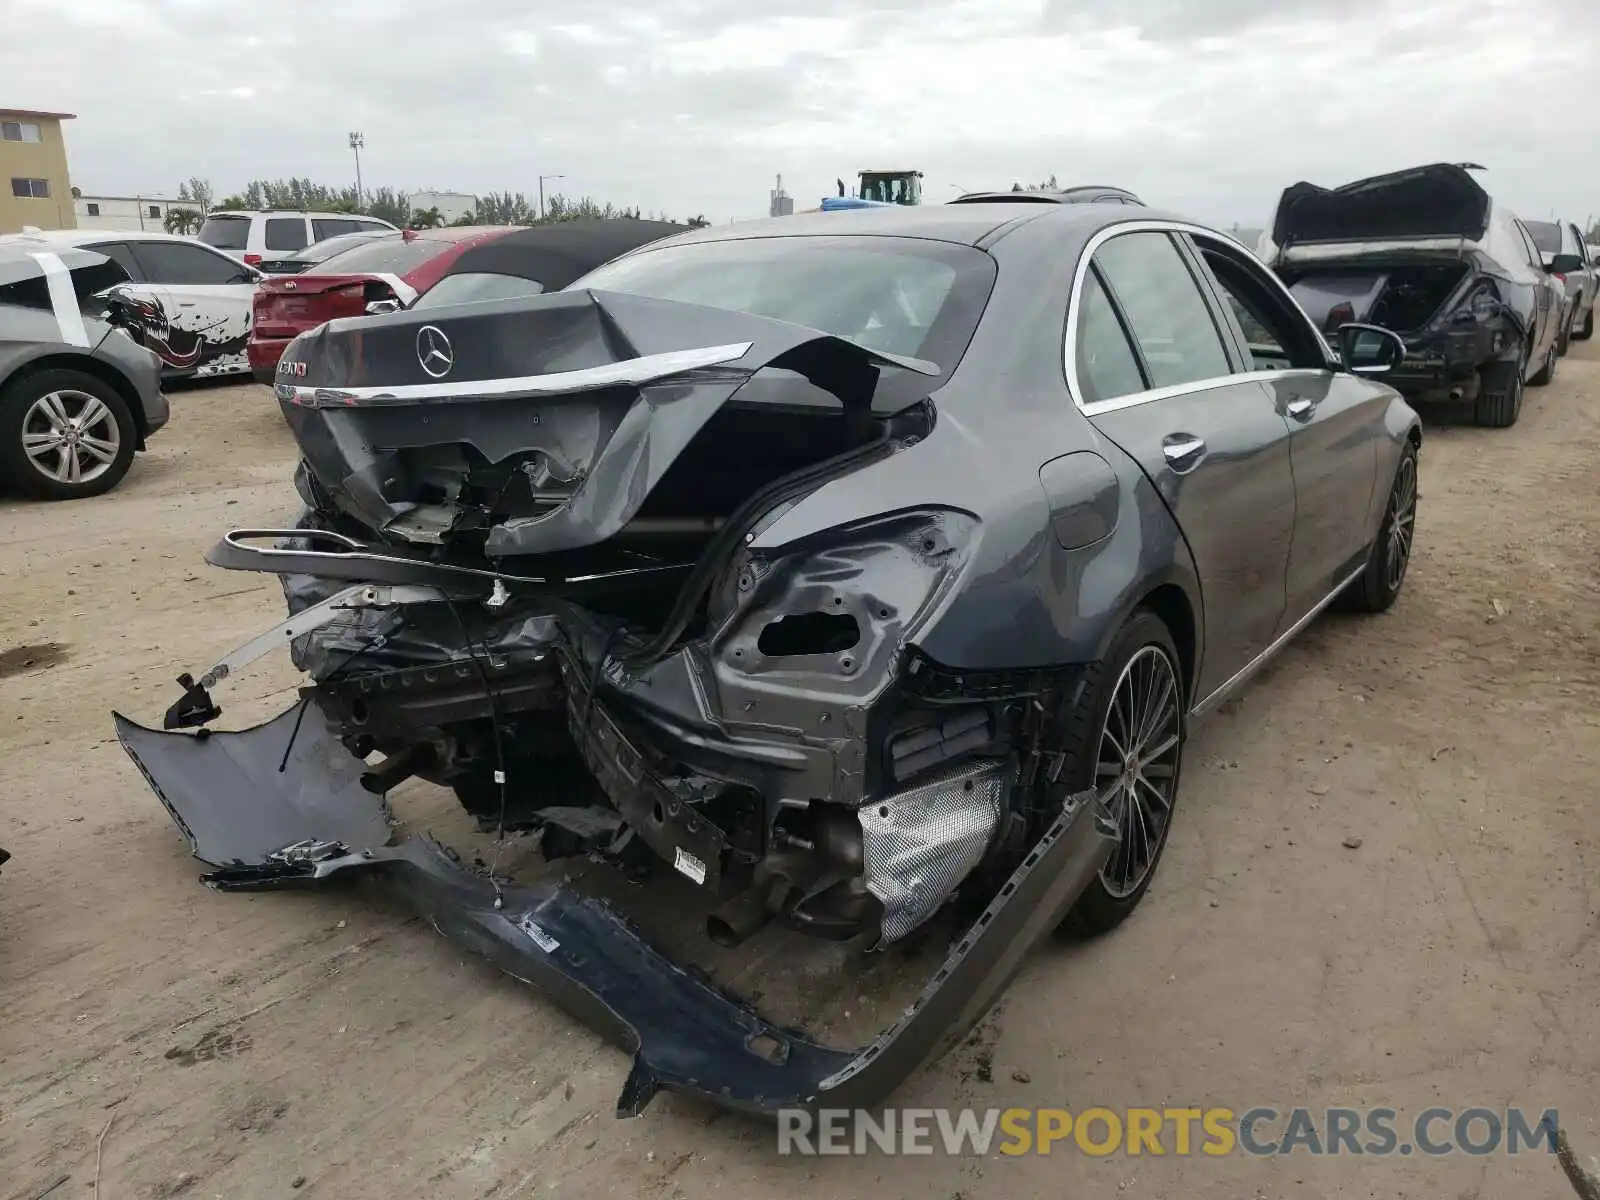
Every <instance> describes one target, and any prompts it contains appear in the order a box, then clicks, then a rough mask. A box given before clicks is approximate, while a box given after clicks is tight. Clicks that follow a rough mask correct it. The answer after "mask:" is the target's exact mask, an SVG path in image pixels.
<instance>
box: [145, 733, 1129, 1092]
mask: <svg viewBox="0 0 1600 1200" xmlns="http://www.w3.org/2000/svg"><path fill="white" fill-rule="evenodd" d="M315 712H316V706H315V705H312V706H310V707H309V708H308V709H307V712H306V716H305V727H303V728H302V730H301V736H302V737H305V736H306V735H307V734H309V735H310V736H309V737H307V739H306V742H305V746H306V747H308V749H306V750H296V751H295V752H293V753H291V754H290V756H289V760H288V764H287V769H286V770H285V771H284V772H283V773H282V774H279V773H278V771H277V757H278V756H281V755H282V753H283V747H284V741H285V738H286V737H287V735H288V732H289V728H290V726H291V725H292V722H293V720H294V717H295V710H293V709H291V710H290V711H288V712H286V713H284V714H283V715H282V716H280V717H278V718H276V719H275V720H273V721H271V722H269V723H267V724H266V725H262V726H258V727H257V728H256V729H253V730H246V731H244V732H243V733H239V734H226V733H215V734H211V735H209V736H208V737H204V738H201V737H196V736H194V735H191V734H181V733H163V732H158V731H155V730H151V729H144V728H142V727H140V726H138V725H135V724H134V723H133V722H131V721H128V720H127V719H126V718H124V717H120V716H119V717H117V732H118V736H119V737H120V738H121V739H122V743H123V746H124V748H125V749H127V750H128V752H129V754H130V756H132V757H133V759H134V761H135V762H136V763H137V764H138V765H139V768H140V770H141V771H142V772H144V775H145V778H146V779H147V780H148V781H149V782H150V784H151V786H152V788H153V789H154V790H155V792H156V794H157V796H158V797H160V799H161V801H162V803H163V804H165V805H166V806H167V809H168V811H169V812H170V813H171V814H172V816H173V819H174V820H176V821H177V822H178V825H179V827H180V828H181V829H182V830H183V831H184V833H185V835H186V836H187V837H188V838H189V840H190V842H191V844H192V845H193V846H194V847H195V852H196V854H197V855H198V856H199V857H200V858H202V859H204V860H205V861H207V862H209V863H212V864H213V865H217V866H219V867H220V868H221V869H219V870H217V871H215V872H214V873H212V874H211V875H209V876H207V877H206V882H207V883H208V884H210V885H211V886H212V887H214V888H217V889H219V890H222V891H255V890H262V889H268V888H279V887H291V886H293V887H301V886H314V885H316V884H318V883H321V882H322V881H325V880H332V879H335V878H338V877H341V876H345V875H351V874H363V875H371V876H372V877H373V878H374V880H375V881H376V882H377V883H378V884H379V886H382V887H386V888H388V889H390V890H391V891H393V892H394V893H395V894H396V895H398V896H400V897H402V898H403V899H404V900H405V901H407V902H408V903H409V904H410V905H411V906H412V907H413V908H414V909H415V910H416V911H417V912H418V913H419V914H421V915H422V916H423V917H425V918H426V919H427V920H428V921H429V922H430V923H431V924H432V925H433V926H434V927H435V928H436V929H438V930H439V932H440V933H442V934H444V935H445V936H446V937H447V938H449V939H450V940H451V941H453V942H455V943H457V944H458V945H460V946H462V947H464V948H466V949H470V950H472V951H474V952H475V953H477V954H480V955H482V956H483V957H484V958H486V959H488V960H489V961H490V962H492V963H494V964H495V965H496V966H497V967H499V968H500V969H501V970H503V971H505V972H507V973H508V974H510V975H513V976H515V977H516V978H518V979H521V980H523V981H524V982H527V983H531V984H533V985H534V986H536V987H538V988H540V989H541V990H543V991H545V992H547V993H548V994H549V995H550V996H551V998H552V999H554V1000H555V1001H556V1002H557V1003H558V1004H560V1005H561V1006H562V1007H563V1008H565V1009H566V1010H568V1011H569V1012H571V1013H572V1014H573V1015H575V1016H577V1017H579V1018H580V1019H582V1020H584V1021H586V1022H587V1023H589V1024H590V1025H592V1026H593V1027H594V1028H595V1029H597V1030H598V1031H599V1032H601V1033H603V1034H605V1035H606V1036H607V1037H609V1038H611V1039H612V1040H614V1041H616V1042H618V1043H620V1044H621V1045H623V1046H624V1047H626V1048H627V1049H628V1050H630V1051H631V1052H632V1053H633V1056H634V1061H633V1068H632V1070H631V1071H630V1073H629V1075H628V1078H627V1082H626V1084H625V1085H624V1088H623V1091H622V1094H621V1095H620V1096H619V1098H618V1101H617V1112H618V1115H619V1116H633V1115H636V1114H638V1113H639V1112H640V1111H642V1110H643V1108H644V1107H645V1105H646V1104H647V1103H648V1102H649V1100H650V1099H651V1097H652V1096H654V1095H655V1093H656V1092H657V1091H659V1090H661V1089H667V1090H669V1091H676V1092H682V1093H685V1094H687V1095H692V1096H698V1097H700V1098H702V1099H704V1100H708V1101H711V1102H712V1103H714V1104H718V1105H722V1106H724V1107H729V1108H735V1109H742V1110H746V1111H750V1112H755V1113H774V1112H776V1111H777V1110H779V1109H784V1108H793V1107H810V1108H820V1107H871V1106H873V1105H876V1104H879V1103H881V1102H882V1101H883V1100H884V1099H885V1098H886V1097H888V1096H889V1094H890V1093H892V1092H893V1091H894V1089H895V1088H897V1087H898V1086H899V1085H900V1084H901V1083H902V1082H903V1081H904V1080H905V1079H906V1078H907V1077H909V1076H910V1075H911V1073H912V1072H913V1071H915V1070H916V1069H917V1068H918V1067H919V1066H920V1065H921V1064H923V1063H924V1062H927V1061H929V1060H931V1059H933V1058H936V1057H937V1056H939V1055H941V1054H943V1053H944V1052H945V1051H946V1050H948V1049H949V1048H950V1047H951V1046H952V1045H954V1044H956V1043H957V1042H958V1041H959V1040H960V1039H961V1038H962V1037H963V1036H964V1035H965V1034H966V1033H967V1031H968V1030H970V1029H971V1028H972V1026H973V1025H974V1024H975V1023H976V1022H977V1021H978V1019H979V1018H980V1017H982V1015H983V1014H984V1013H985V1012H986V1011H988V1009H989V1008H990V1006H991V1005H992V1004H993V1003H994V1001H995V999H996V998H997V997H998V996H999V995H1000V994H1001V992H1002V991H1003V990H1004V989H1005V987H1006V986H1007V985H1008V984H1009V982H1010V981H1011V979H1012V978H1013V977H1014V976H1015V974H1016V972H1017V970H1018V969H1019V968H1020V966H1021V964H1022V961H1023V959H1024V957H1025V956H1026V954H1027V953H1028V951H1029V950H1030V949H1031V948H1032V947H1033V946H1034V945H1035V944H1036V943H1037V942H1038V941H1039V940H1040V939H1042V938H1043V937H1044V936H1045V935H1046V934H1048V933H1049V932H1050V931H1051V930H1052V929H1054V928H1055V927H1056V926H1057V925H1058V924H1059V923H1060V921H1061V919H1062V917H1063V916H1064V915H1065V914H1066V912H1067V910H1068V909H1069V908H1070V907H1071V906H1072V904H1073V902H1074V901H1076V900H1077V898H1078V896H1079V894H1080V893H1081V892H1082V891H1083V889H1084V888H1085V887H1086V886H1087V885H1088V883H1089V881H1090V880H1091V879H1093V878H1094V876H1095V874H1096V872H1098V871H1099V869H1100V866H1101V864H1102V863H1103V862H1104V860H1105V856H1106V854H1107V853H1108V852H1109V850H1110V847H1111V845H1112V843H1113V841H1114V838H1115V828H1114V826H1113V825H1111V824H1110V823H1109V817H1108V815H1107V814H1106V812H1105V811H1104V810H1103V809H1102V808H1100V807H1098V806H1097V804H1096V802H1095V799H1094V793H1093V792H1082V793H1078V794H1075V795H1073V796H1070V797H1068V798H1067V801H1066V803H1065V804H1064V806H1063V808H1062V811H1061V813H1060V814H1059V815H1058V816H1057V818H1056V819H1055V821H1054V822H1053V823H1052V824H1051V825H1050V827H1049V829H1048V830H1047V832H1046V833H1045V834H1044V836H1043V837H1042V838H1040V840H1039V842H1038V843H1037V844H1036V845H1035V846H1034V847H1033V849H1032V850H1031V851H1030V852H1029V853H1028V855H1027V857H1026V858H1025V859H1024V860H1023V862H1022V864H1021V865H1020V866H1019V867H1018V868H1017V869H1016V871H1015V872H1014V873H1013V874H1012V875H1011V876H1010V878H1009V879H1007V880H1006V881H1005V882H1004V883H1003V884H1002V885H1001V887H1000V888H999V890H998V892H997V893H996V895H995V898H994V899H993V901H991V902H990V904H989V905H988V907H987V908H986V909H985V910H984V911H983V913H982V914H980V916H979V917H978V919H977V920H976V921H974V922H973V924H972V925H971V927H970V928H969V929H968V931H967V932H966V933H965V934H964V935H963V936H962V937H961V938H960V939H959V940H958V941H957V942H956V943H955V944H954V946H953V947H952V948H951V950H950V953H949V954H948V955H947V956H946V958H945V960H944V962H943V963H942V964H941V966H940V967H939V969H938V971H936V972H935V973H934V975H933V976H932V978H931V979H930V980H929V982H928V984H927V985H926V986H925V987H924V989H923V990H922V992H921V993H920V994H919V995H918V996H917V998H916V999H915V1000H914V1001H913V1002H912V1004H911V1005H909V1006H908V1007H907V1008H906V1010H905V1012H904V1014H903V1015H902V1016H901V1018H900V1019H899V1020H898V1021H897V1022H896V1023H895V1024H894V1025H892V1026H891V1027H890V1028H888V1029H886V1030H884V1031H883V1032H882V1033H881V1034H879V1036H878V1037H877V1038H876V1039H874V1040H873V1041H872V1042H871V1043H870V1044H869V1045H867V1046H865V1047H863V1048H861V1049H859V1050H854V1051H851V1050H841V1049H835V1048H832V1047H828V1046H824V1045H822V1044H820V1043H818V1042H817V1041H815V1040H813V1039H811V1038H809V1037H807V1036H805V1035H803V1034H799V1033H796V1032H794V1031H793V1030H789V1029H785V1028H782V1027H779V1026H777V1025H774V1024H773V1023H771V1022H769V1021H767V1020H765V1019H764V1018H763V1017H761V1016H760V1014H759V1013H757V1012H755V1011H754V1010H753V1009H752V1008H751V1007H750V1006H749V1005H747V1004H745V1003H744V1002H742V1001H740V1000H738V999H737V998H735V997H733V996H731V995H729V994H727V993H726V992H723V991H721V990H719V989H717V988H715V987H714V986H712V985H711V984H710V983H709V982H707V981H706V980H705V979H704V978H703V977H702V976H701V975H700V974H699V973H698V972H695V971H691V970H689V969H686V968H684V967H682V966H679V965H678V964H676V963H674V962H672V961H671V960H669V959H668V958H666V957H665V956H664V955H662V954H661V953H660V952H659V951H657V950H656V949H654V948H653V947H652V946H651V945H649V943H647V942H646V941H645V940H644V939H643V938H642V937H641V936H640V934H639V933H638V932H637V931H636V930H635V929H634V928H633V927H632V926H631V925H630V924H629V923H628V922H627V921H626V920H625V919H624V918H623V917H622V916H621V915H620V914H618V913H617V912H616V911H615V910H614V909H613V908H612V907H611V906H610V905H608V904H606V903H605V902H604V901H602V900H598V899H595V898H592V897H586V896H583V895H581V894H579V893H577V892H575V891H573V890H572V889H570V888H566V887H562V886H559V885H554V884H534V885H521V884H514V883H512V884H507V883H502V882H497V881H493V880H490V879H488V878H485V877H484V876H482V875H480V874H477V873H475V872H473V871H471V870H469V869H468V868H466V867H464V866H463V865H462V864H461V863H460V862H458V861H457V860H456V858H455V857H454V856H453V855H451V854H450V853H449V851H447V850H446V849H444V848H443V847H441V846H439V845H438V844H437V843H435V842H433V841H431V840H430V839H427V838H421V837H418V838H410V839H407V840H404V841H401V842H399V843H397V844H395V845H392V846H391V845H386V844H385V842H386V841H387V838H388V834H389V831H388V827H387V820H386V817H385V813H384V811H383V807H382V802H381V801H380V800H379V799H378V798H377V797H375V796H372V795H370V794H368V793H367V792H365V791H364V790H362V789H361V788H360V786H359V784H358V783H357V782H356V779H357V777H358V775H359V772H360V769H361V768H360V764H359V763H357V762H356V760H355V759H353V758H351V757H350V756H349V755H348V754H344V752H343V750H342V749H338V748H337V744H336V743H335V744H334V745H333V746H330V745H329V744H328V738H329V735H328V734H327V731H326V727H325V726H323V725H321V724H319V723H318V722H316V720H315V719H314V716H313V714H314V713H315ZM335 749H338V753H337V754H335V753H334V750H335ZM339 754H343V755H344V758H343V761H342V762H341V760H340V759H339V757H338V755H339Z"/></svg>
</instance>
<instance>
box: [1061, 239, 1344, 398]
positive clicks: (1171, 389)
mask: <svg viewBox="0 0 1600 1200" xmlns="http://www.w3.org/2000/svg"><path fill="white" fill-rule="evenodd" d="M1125 233H1186V234H1188V235H1189V236H1190V237H1198V238H1205V239H1208V240H1209V241H1211V242H1213V243H1215V244H1220V245H1222V246H1223V247H1224V248H1225V249H1227V250H1229V251H1230V252H1234V253H1237V252H1239V251H1243V253H1244V255H1245V256H1246V257H1247V258H1249V259H1250V260H1251V261H1253V262H1254V263H1255V264H1256V265H1257V266H1258V267H1260V268H1261V274H1263V275H1265V276H1266V277H1267V279H1268V280H1270V281H1271V285H1272V287H1273V288H1274V289H1275V290H1276V291H1277V293H1278V296H1279V298H1280V299H1282V300H1285V301H1287V302H1288V304H1289V306H1290V307H1291V308H1293V309H1294V311H1295V312H1297V313H1299V314H1300V319H1301V320H1302V321H1304V322H1305V324H1306V328H1307V329H1309V330H1311V331H1312V333H1314V334H1316V338H1317V344H1318V345H1326V339H1324V338H1323V336H1322V334H1321V333H1320V332H1319V331H1318V330H1317V326H1316V322H1314V321H1312V319H1311V318H1310V317H1308V316H1306V311H1305V309H1303V308H1301V307H1300V302H1299V301H1298V300H1296V299H1295V298H1294V294H1293V293H1292V292H1290V291H1289V289H1288V288H1287V287H1285V286H1284V284H1283V280H1281V279H1279V278H1278V277H1277V275H1275V274H1274V273H1273V271H1272V269H1271V268H1270V267H1268V266H1266V265H1265V264H1264V263H1262V262H1261V260H1260V259H1258V258H1256V256H1255V255H1254V254H1252V253H1251V252H1250V250H1249V249H1248V248H1247V247H1244V246H1241V245H1240V244H1239V243H1238V242H1237V241H1235V240H1234V239H1233V238H1230V237H1229V236H1228V235H1227V234H1224V233H1219V232H1218V231H1217V230H1215V229H1207V228H1206V227H1205V226H1203V225H1191V224H1189V223H1188V222H1187V221H1163V220H1143V221H1120V222H1118V223H1117V224H1115V225H1107V226H1106V227H1105V228H1104V229H1102V230H1100V231H1099V232H1098V233H1096V234H1095V235H1094V236H1093V237H1091V238H1090V239H1089V240H1088V241H1087V242H1086V243H1084V247H1083V253H1082V254H1080V255H1079V256H1078V266H1077V269H1076V270H1075V271H1074V273H1073V276H1072V293H1071V295H1070V297H1069V298H1068V301H1067V318H1068V320H1067V337H1066V342H1065V344H1064V345H1063V347H1062V350H1063V359H1062V365H1063V366H1064V367H1065V369H1066V373H1067V390H1068V391H1070V392H1071V393H1072V400H1073V403H1074V404H1076V405H1077V406H1078V409H1079V411H1081V412H1082V413H1083V414H1084V416H1088V417H1092V416H1095V415H1097V414H1099V413H1104V412H1115V411H1116V410H1117V409H1121V408H1132V407H1134V406H1135V405H1138V404H1146V403H1149V402H1151V401H1155V400H1165V399H1167V398H1168V397H1171V396H1183V395H1188V394H1189V393H1192V392H1205V391H1211V390H1213V389H1215V388H1220V387H1231V386H1233V385H1234V384H1238V383H1243V382H1245V381H1247V380H1251V379H1254V380H1257V381H1258V382H1261V383H1269V382H1271V381H1272V380H1275V379H1281V378H1288V377H1292V376H1303V375H1307V374H1311V375H1321V374H1324V373H1328V372H1332V371H1333V370H1334V363H1333V361H1332V360H1331V359H1330V360H1329V361H1328V365H1327V366H1326V367H1325V368H1322V369H1321V370H1318V369H1317V368H1315V367H1293V368H1286V369H1284V370H1281V371H1245V372H1241V373H1238V374H1234V375H1223V376H1219V377H1217V378H1214V379H1196V380H1192V381H1190V382H1187V383H1179V384H1171V385H1168V386H1166V387H1159V388H1151V389H1150V390H1149V391H1144V392H1130V393H1128V395H1126V396H1116V397H1113V398H1112V399H1110V400H1094V401H1087V402H1086V401H1085V400H1084V399H1083V395H1084V391H1083V384H1082V382H1081V381H1080V380H1079V379H1078V325H1079V310H1080V308H1081V306H1082V300H1083V284H1084V280H1085V279H1086V278H1087V277H1088V274H1089V265H1090V263H1091V262H1092V261H1093V260H1094V255H1095V251H1097V250H1099V249H1100V247H1101V246H1103V245H1105V244H1106V243H1107V242H1109V241H1110V240H1111V239H1112V238H1114V237H1119V236H1120V235H1122V234H1125Z"/></svg>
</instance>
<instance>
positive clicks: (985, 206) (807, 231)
mask: <svg viewBox="0 0 1600 1200" xmlns="http://www.w3.org/2000/svg"><path fill="white" fill-rule="evenodd" d="M1043 220H1048V221H1051V222H1054V223H1057V224H1059V225H1060V226H1061V227H1062V233H1063V234H1064V235H1066V236H1082V237H1087V236H1089V235H1090V234H1092V233H1094V232H1095V231H1097V230H1098V229H1100V228H1102V227H1104V226H1106V225H1114V224H1117V223H1119V222H1124V221H1178V222H1183V223H1186V224H1199V223H1198V222H1195V221H1192V220H1191V219H1190V218H1188V217H1185V216H1182V215H1181V214H1178V213H1171V212H1166V211H1163V210H1161V209H1156V208H1148V207H1145V206H1144V205H1139V206H1137V207H1135V206H1133V205H1129V204H1119V203H1106V204H1095V203H1088V204H1084V203H1076V204H1015V203H1012V202H1010V201H1006V200H996V201H993V202H969V203H966V204H931V205H892V206H890V207H887V208H860V209H848V210H844V211H840V212H829V213H804V214H797V215H795V216H792V217H767V218H763V219H760V220H754V221H738V222H735V223H734V224H731V225H718V226H707V227H706V228H704V229H695V230H691V231H690V232H688V233H682V234H679V235H678V236H677V237H673V238H667V239H663V240H662V241H660V242H654V243H651V244H650V245H648V246H641V247H640V248H639V250H637V251H634V253H649V252H650V251H651V250H654V249H657V248H658V247H661V246H669V245H673V246H676V245H688V244H691V243H696V242H722V241H738V240H741V239H746V238H770V237H828V236H830V235H831V236H833V237H903V238H922V239H925V240H929V241H939V242H953V243H956V244H958V245H967V246H979V247H982V246H984V245H986V244H988V243H990V242H993V241H995V240H996V239H997V238H998V237H999V236H1000V235H1001V234H1002V233H1004V232H1008V231H1010V230H1011V229H1014V228H1016V227H1017V226H1020V225H1024V224H1027V223H1029V222H1032V221H1043ZM1201 228H1210V226H1205V225H1201Z"/></svg>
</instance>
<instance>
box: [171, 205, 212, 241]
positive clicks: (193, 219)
mask: <svg viewBox="0 0 1600 1200" xmlns="http://www.w3.org/2000/svg"><path fill="white" fill-rule="evenodd" d="M161 224H162V226H163V227H164V228H165V229H166V231H167V232H168V233H177V234H182V235H183V236H184V237H192V236H193V235H194V234H197V233H199V232H200V226H202V225H204V224H205V218H204V217H202V216H201V215H200V214H199V213H198V212H196V211H195V210H194V209H192V208H169V209H167V215H166V216H165V217H163V218H162V219H161Z"/></svg>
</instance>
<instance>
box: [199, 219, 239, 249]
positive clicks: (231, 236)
mask: <svg viewBox="0 0 1600 1200" xmlns="http://www.w3.org/2000/svg"><path fill="white" fill-rule="evenodd" d="M200 240H201V241H202V242H204V243H205V244H206V245H208V246H215V247H216V248H217V249H218V250H243V249H244V248H245V247H246V246H247V245H249V243H250V218H249V217H207V218H206V223H205V224H204V225H202V226H200Z"/></svg>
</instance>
